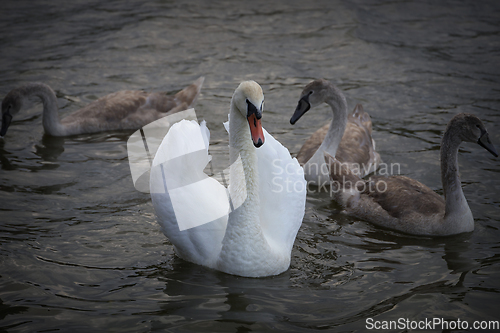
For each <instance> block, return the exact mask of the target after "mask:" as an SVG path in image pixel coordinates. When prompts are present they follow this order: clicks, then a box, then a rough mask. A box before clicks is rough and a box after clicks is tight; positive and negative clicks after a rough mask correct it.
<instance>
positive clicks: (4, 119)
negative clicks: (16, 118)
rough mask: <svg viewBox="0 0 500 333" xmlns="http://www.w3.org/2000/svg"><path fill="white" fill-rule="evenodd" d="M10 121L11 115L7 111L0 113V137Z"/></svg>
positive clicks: (4, 132) (3, 134) (5, 131)
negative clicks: (0, 115)
mask: <svg viewBox="0 0 500 333" xmlns="http://www.w3.org/2000/svg"><path fill="white" fill-rule="evenodd" d="M11 121H12V116H11V115H10V113H9V112H4V114H3V115H2V128H1V129H0V137H4V136H5V134H6V133H7V130H8V129H9V126H10V122H11Z"/></svg>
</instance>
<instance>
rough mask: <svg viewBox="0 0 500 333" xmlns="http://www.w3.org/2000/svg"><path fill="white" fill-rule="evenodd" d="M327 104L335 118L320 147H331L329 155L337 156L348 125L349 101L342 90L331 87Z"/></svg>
mask: <svg viewBox="0 0 500 333" xmlns="http://www.w3.org/2000/svg"><path fill="white" fill-rule="evenodd" d="M325 102H326V103H327V104H328V105H330V107H331V109H332V112H333V118H332V121H331V123H330V128H329V129H328V133H327V134H326V137H325V139H324V140H323V143H322V144H321V146H320V147H323V148H325V147H329V149H328V150H327V151H328V153H329V154H330V155H332V156H335V154H336V153H337V149H338V147H339V144H340V141H341V140H342V136H343V135H344V131H345V127H346V125H347V115H348V111H347V101H346V99H345V96H344V94H343V93H342V91H340V89H338V88H337V87H335V86H330V92H329V94H328V98H327V100H326V101H325Z"/></svg>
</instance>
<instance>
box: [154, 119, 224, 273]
mask: <svg viewBox="0 0 500 333" xmlns="http://www.w3.org/2000/svg"><path fill="white" fill-rule="evenodd" d="M209 138H210V133H209V131H208V129H207V128H206V125H205V123H204V122H203V123H202V124H201V125H198V123H197V122H196V121H187V120H183V121H181V122H179V123H176V124H175V125H173V126H172V128H171V129H170V130H169V132H168V133H167V135H166V136H165V137H164V139H163V141H162V143H161V144H160V147H159V149H158V152H157V153H156V156H155V158H154V160H153V166H152V168H151V178H150V192H151V199H152V201H153V206H154V209H155V212H156V215H157V217H158V222H159V223H160V225H161V228H162V231H163V233H164V234H165V235H166V236H167V237H168V239H169V240H170V241H171V242H172V244H173V245H174V247H175V249H176V251H177V253H178V255H179V256H180V257H182V258H183V259H185V260H188V261H191V262H194V263H197V264H200V265H204V266H208V267H214V265H215V260H216V258H217V256H218V254H219V252H220V249H221V246H222V238H223V237H224V233H225V230H226V225H227V217H228V213H229V200H228V197H227V194H226V188H225V187H224V186H222V185H221V184H220V183H219V182H217V181H216V180H215V179H213V178H210V177H208V176H207V175H206V174H205V173H204V172H203V170H204V168H205V166H206V165H207V163H208V162H209V161H210V156H209V155H208V143H209Z"/></svg>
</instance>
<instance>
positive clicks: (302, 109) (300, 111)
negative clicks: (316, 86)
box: [290, 94, 311, 125]
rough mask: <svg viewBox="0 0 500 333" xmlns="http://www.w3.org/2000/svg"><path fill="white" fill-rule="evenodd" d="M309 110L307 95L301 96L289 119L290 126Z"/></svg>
mask: <svg viewBox="0 0 500 333" xmlns="http://www.w3.org/2000/svg"><path fill="white" fill-rule="evenodd" d="M310 108H311V104H310V103H309V94H307V95H304V96H302V98H301V99H300V100H299V103H298V104H297V107H296V108H295V112H294V113H293V116H292V118H290V124H292V125H294V124H295V123H296V122H297V120H299V119H300V117H302V116H303V115H304V113H306V112H307V111H309V109H310Z"/></svg>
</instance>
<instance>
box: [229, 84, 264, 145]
mask: <svg viewBox="0 0 500 333" xmlns="http://www.w3.org/2000/svg"><path fill="white" fill-rule="evenodd" d="M233 103H234V105H235V106H236V109H238V110H239V111H240V112H241V114H242V115H243V116H244V117H245V118H246V119H247V121H248V125H249V126H250V134H251V136H252V141H253V144H254V146H255V147H257V148H258V147H260V146H262V145H263V144H264V132H263V131H262V124H261V118H262V111H263V108H264V94H263V93H262V88H261V87H260V85H259V84H258V83H257V82H255V81H244V82H241V83H240V85H239V86H238V88H236V90H235V91H234V95H233Z"/></svg>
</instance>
